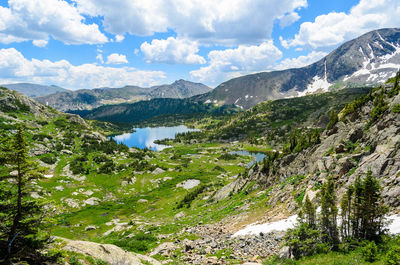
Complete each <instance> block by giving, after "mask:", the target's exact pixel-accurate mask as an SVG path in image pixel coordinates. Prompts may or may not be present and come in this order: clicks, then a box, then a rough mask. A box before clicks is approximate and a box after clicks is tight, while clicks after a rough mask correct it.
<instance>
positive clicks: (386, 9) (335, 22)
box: [281, 0, 400, 49]
mask: <svg viewBox="0 0 400 265" xmlns="http://www.w3.org/2000/svg"><path fill="white" fill-rule="evenodd" d="M399 25H400V2H399V1H398V0H360V2H359V3H358V4H357V5H356V6H354V7H353V8H352V9H351V10H350V12H349V13H343V12H340V13H337V12H331V13H329V14H325V15H320V16H318V17H316V18H315V21H314V22H304V23H302V24H301V26H300V30H299V32H298V33H297V34H296V35H295V37H294V39H290V40H282V41H281V42H282V46H284V47H286V48H289V47H294V46H311V47H312V48H314V49H315V48H323V47H332V46H335V45H338V44H340V43H342V42H344V41H347V40H350V39H353V38H355V37H358V36H359V35H361V34H363V33H366V32H368V31H371V30H374V29H378V28H385V27H398V26H399Z"/></svg>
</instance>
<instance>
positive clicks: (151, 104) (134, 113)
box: [71, 98, 239, 123]
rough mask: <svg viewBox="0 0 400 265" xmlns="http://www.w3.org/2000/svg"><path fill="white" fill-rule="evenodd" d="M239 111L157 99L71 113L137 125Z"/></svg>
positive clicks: (88, 117) (212, 105) (175, 100)
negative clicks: (157, 119)
mask: <svg viewBox="0 0 400 265" xmlns="http://www.w3.org/2000/svg"><path fill="white" fill-rule="evenodd" d="M238 111H239V109H238V108H236V107H234V106H225V105H224V106H216V105H214V104H206V103H202V102H194V101H192V100H190V99H173V98H156V99H152V100H149V101H139V102H136V103H130V104H128V103H124V104H119V105H106V106H101V107H98V108H95V109H93V110H91V111H87V110H85V111H71V113H74V114H79V115H80V116H82V117H84V118H87V119H96V120H101V121H110V122H116V123H135V122H140V121H144V120H147V119H151V118H154V117H158V116H163V115H174V114H179V115H188V114H192V115H196V114H202V113H207V114H211V115H223V114H232V113H236V112H238Z"/></svg>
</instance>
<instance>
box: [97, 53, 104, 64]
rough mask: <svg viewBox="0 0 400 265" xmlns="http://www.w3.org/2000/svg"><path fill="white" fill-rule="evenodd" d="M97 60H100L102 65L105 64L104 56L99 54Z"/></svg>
mask: <svg viewBox="0 0 400 265" xmlns="http://www.w3.org/2000/svg"><path fill="white" fill-rule="evenodd" d="M96 60H98V61H99V62H100V63H101V64H103V63H104V59H103V55H102V54H97V56H96Z"/></svg>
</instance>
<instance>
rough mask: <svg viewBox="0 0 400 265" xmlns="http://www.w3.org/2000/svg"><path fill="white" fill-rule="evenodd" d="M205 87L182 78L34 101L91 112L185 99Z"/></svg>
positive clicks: (84, 91)
mask: <svg viewBox="0 0 400 265" xmlns="http://www.w3.org/2000/svg"><path fill="white" fill-rule="evenodd" d="M210 90H211V88H209V87H208V86H206V85H203V84H200V83H193V82H190V81H186V80H183V79H180V80H177V81H175V82H174V83H172V84H169V85H160V86H154V87H151V88H142V87H138V86H130V85H126V86H124V87H120V88H108V87H106V88H105V87H103V88H95V89H81V90H76V91H70V92H68V93H59V94H53V95H47V96H44V97H39V98H36V100H37V101H39V102H41V103H43V104H46V105H47V104H48V105H49V106H51V107H53V108H55V109H58V110H61V111H68V110H84V109H93V108H96V107H99V106H102V105H107V104H119V103H132V102H137V101H141V100H149V99H153V98H188V97H192V96H195V95H199V94H203V93H207V92H209V91H210Z"/></svg>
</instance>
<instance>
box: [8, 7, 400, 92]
mask: <svg viewBox="0 0 400 265" xmlns="http://www.w3.org/2000/svg"><path fill="white" fill-rule="evenodd" d="M387 27H400V0H335V1H332V0H218V1H217V0H113V1H110V0H8V1H7V0H0V83H1V84H6V83H18V82H29V83H36V84H42V85H57V86H61V87H64V88H67V89H72V90H76V89H82V88H97V87H122V86H125V85H137V86H142V87H150V86H154V85H159V84H169V83H172V82H174V81H175V80H178V79H185V80H189V81H193V82H201V83H204V84H206V85H209V86H210V87H216V86H217V85H219V84H220V83H222V82H224V81H227V80H229V79H231V78H234V77H238V76H242V75H246V74H251V73H256V72H262V71H274V70H282V69H287V68H295V67H302V66H305V65H308V64H310V63H313V62H315V61H318V60H319V59H321V58H323V57H324V56H326V55H327V54H328V53H329V52H330V51H332V50H333V49H335V48H336V47H338V46H339V45H341V44H342V43H344V42H346V41H348V40H351V39H353V38H356V37H358V36H360V35H362V34H364V33H367V32H369V31H371V30H375V29H379V28H387Z"/></svg>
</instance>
